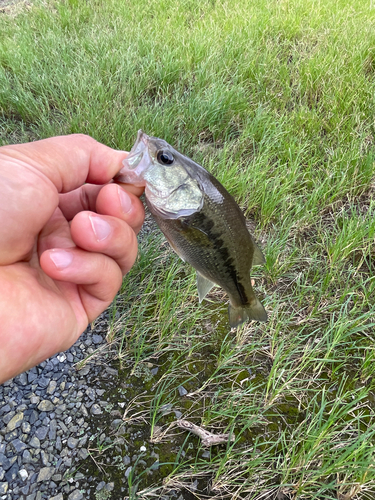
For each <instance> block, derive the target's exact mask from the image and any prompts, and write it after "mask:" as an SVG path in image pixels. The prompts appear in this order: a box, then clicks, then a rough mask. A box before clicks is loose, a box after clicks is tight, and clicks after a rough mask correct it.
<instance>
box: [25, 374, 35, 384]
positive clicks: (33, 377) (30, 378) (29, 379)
mask: <svg viewBox="0 0 375 500" xmlns="http://www.w3.org/2000/svg"><path fill="white" fill-rule="evenodd" d="M37 377H38V375H37V374H36V373H32V372H29V373H28V374H27V381H28V382H29V384H31V383H32V382H34V380H35V379H36V378H37Z"/></svg>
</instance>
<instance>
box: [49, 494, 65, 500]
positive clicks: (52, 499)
mask: <svg viewBox="0 0 375 500" xmlns="http://www.w3.org/2000/svg"><path fill="white" fill-rule="evenodd" d="M49 500H64V497H63V494H62V493H59V494H58V495H56V496H55V497H50V498H49Z"/></svg>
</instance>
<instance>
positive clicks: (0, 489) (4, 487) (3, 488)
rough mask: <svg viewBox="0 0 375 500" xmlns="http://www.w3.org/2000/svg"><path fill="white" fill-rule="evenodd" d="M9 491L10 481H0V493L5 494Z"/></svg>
mask: <svg viewBox="0 0 375 500" xmlns="http://www.w3.org/2000/svg"><path fill="white" fill-rule="evenodd" d="M7 491H8V483H0V495H5V493H6V492H7Z"/></svg>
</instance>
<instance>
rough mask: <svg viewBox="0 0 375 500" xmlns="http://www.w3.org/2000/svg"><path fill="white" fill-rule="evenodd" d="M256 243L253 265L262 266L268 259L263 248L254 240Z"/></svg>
mask: <svg viewBox="0 0 375 500" xmlns="http://www.w3.org/2000/svg"><path fill="white" fill-rule="evenodd" d="M253 245H254V254H253V266H262V265H263V264H265V262H266V259H265V258H264V255H263V253H262V250H261V249H260V248H259V247H258V245H257V244H256V243H255V241H254V240H253Z"/></svg>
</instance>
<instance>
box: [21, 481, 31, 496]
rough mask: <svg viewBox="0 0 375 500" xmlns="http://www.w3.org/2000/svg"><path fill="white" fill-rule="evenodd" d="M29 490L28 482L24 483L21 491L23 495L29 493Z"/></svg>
mask: <svg viewBox="0 0 375 500" xmlns="http://www.w3.org/2000/svg"><path fill="white" fill-rule="evenodd" d="M29 490H30V485H29V484H28V483H26V484H25V486H22V488H21V493H23V494H24V495H27V494H28V493H29Z"/></svg>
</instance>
